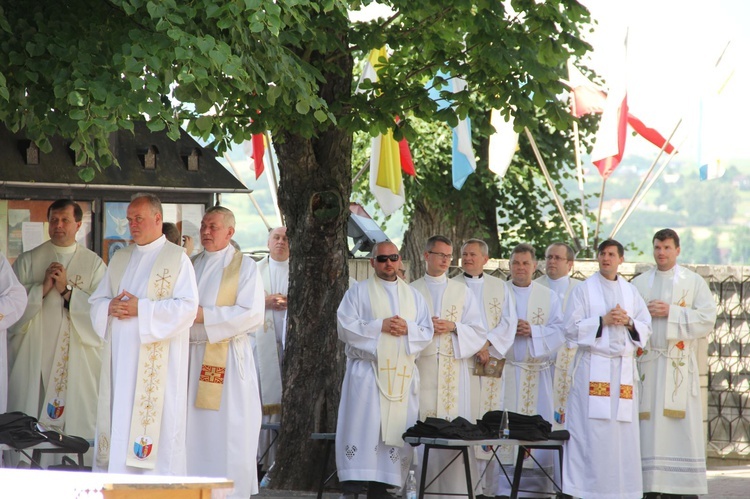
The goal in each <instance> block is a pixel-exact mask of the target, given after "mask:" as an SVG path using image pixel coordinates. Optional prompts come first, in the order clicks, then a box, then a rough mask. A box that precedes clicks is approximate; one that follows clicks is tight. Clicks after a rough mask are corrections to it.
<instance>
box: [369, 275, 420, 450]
mask: <svg viewBox="0 0 750 499" xmlns="http://www.w3.org/2000/svg"><path fill="white" fill-rule="evenodd" d="M396 286H397V291H396V292H397V293H398V305H399V312H398V315H399V317H401V318H403V319H405V320H407V321H414V320H416V318H417V306H416V303H415V301H414V295H413V294H412V290H411V289H410V288H409V286H408V285H407V284H406V283H405V282H404V281H402V280H401V279H396ZM367 291H368V294H369V296H370V308H371V309H372V313H373V316H374V318H375V319H386V318H388V317H393V316H394V315H396V314H395V312H394V311H393V310H391V305H390V301H389V300H388V294H387V292H386V291H385V289H383V284H382V283H381V282H380V279H379V278H378V277H376V276H372V277H370V278H369V279H368V280H367ZM408 341H409V337H408V336H401V337H396V336H393V335H391V334H386V333H382V332H381V334H380V335H379V336H378V347H377V361H376V362H374V363H373V366H372V367H373V370H374V371H375V380H376V382H377V385H378V390H379V392H380V428H381V432H382V436H383V442H385V444H386V445H392V446H394V447H403V446H404V441H403V439H402V438H401V435H402V434H403V433H404V431H406V418H407V415H408V408H409V388H410V387H411V383H412V377H413V375H414V358H415V355H409V354H408V353H407V350H406V344H407V342H408Z"/></svg>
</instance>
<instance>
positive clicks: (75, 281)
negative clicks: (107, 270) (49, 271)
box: [68, 274, 83, 289]
mask: <svg viewBox="0 0 750 499" xmlns="http://www.w3.org/2000/svg"><path fill="white" fill-rule="evenodd" d="M68 282H69V283H70V285H71V286H73V287H74V288H78V289H81V286H82V285H83V276H81V275H80V274H76V275H75V278H74V279H73V280H70V279H68Z"/></svg>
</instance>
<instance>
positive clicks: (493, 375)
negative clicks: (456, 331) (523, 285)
mask: <svg viewBox="0 0 750 499" xmlns="http://www.w3.org/2000/svg"><path fill="white" fill-rule="evenodd" d="M488 261H489V251H488V248H487V243H485V242H484V241H482V240H481V239H469V240H468V241H466V242H465V243H464V245H463V246H462V247H461V269H462V270H463V273H461V274H459V275H457V276H456V277H454V278H453V280H455V281H457V282H460V283H463V284H466V286H468V289H469V291H471V293H473V295H474V297H475V298H476V301H477V303H478V304H479V308H480V310H481V316H482V324H483V326H484V328H485V329H486V330H487V341H486V342H485V344H484V346H483V347H482V349H481V350H480V351H479V352H477V354H476V355H475V356H474V358H473V359H472V361H473V365H470V366H469V368H470V372H471V373H472V376H471V378H470V384H471V419H470V420H471V421H475V420H478V419H481V418H482V416H483V415H484V414H485V413H486V412H488V411H495V410H502V408H503V407H502V379H501V378H500V374H501V373H502V365H503V364H504V363H505V360H504V357H505V354H506V352H507V351H508V349H509V348H510V347H511V346H512V345H513V339H514V338H515V335H516V323H517V322H518V317H516V306H515V303H513V302H512V300H511V295H510V293H509V292H508V291H507V289H506V283H505V281H503V280H502V279H498V278H497V277H493V276H491V275H489V274H487V273H486V272H484V266H485V265H486V264H487V262H488ZM474 453H475V455H476V457H477V466H478V471H479V474H480V476H481V477H482V483H481V485H480V487H481V488H480V492H482V496H488V497H494V496H495V492H496V490H497V486H498V479H499V478H500V466H499V465H498V463H497V461H496V460H495V459H492V452H490V451H488V450H486V449H485V448H483V447H481V446H476V447H474ZM485 468H486V470H485Z"/></svg>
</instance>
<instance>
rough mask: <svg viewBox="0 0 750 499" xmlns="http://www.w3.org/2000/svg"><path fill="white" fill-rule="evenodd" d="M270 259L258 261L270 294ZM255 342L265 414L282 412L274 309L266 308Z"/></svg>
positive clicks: (261, 398) (264, 286)
mask: <svg viewBox="0 0 750 499" xmlns="http://www.w3.org/2000/svg"><path fill="white" fill-rule="evenodd" d="M268 259H270V257H268ZM268 259H266V260H261V261H260V262H258V271H259V272H260V275H261V276H262V277H263V289H265V290H267V291H266V293H269V294H270V291H268V290H270V289H271V264H270V262H269V261H268ZM255 342H256V345H257V350H258V373H259V374H260V391H261V394H260V400H261V401H262V403H263V414H264V415H270V414H281V368H280V366H279V347H278V344H277V343H276V326H275V324H274V320H273V310H266V320H265V321H264V323H263V327H261V328H259V329H258V331H257V332H256V333H255Z"/></svg>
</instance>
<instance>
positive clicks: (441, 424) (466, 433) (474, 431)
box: [403, 417, 497, 440]
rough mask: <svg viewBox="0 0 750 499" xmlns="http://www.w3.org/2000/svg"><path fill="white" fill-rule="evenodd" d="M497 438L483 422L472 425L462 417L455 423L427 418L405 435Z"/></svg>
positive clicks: (477, 438) (473, 438)
mask: <svg viewBox="0 0 750 499" xmlns="http://www.w3.org/2000/svg"><path fill="white" fill-rule="evenodd" d="M496 436H497V433H494V434H493V433H492V430H491V429H490V428H489V427H488V426H487V425H485V424H483V423H482V422H481V421H477V424H471V423H469V422H468V421H467V420H466V419H464V418H462V417H458V418H456V419H454V420H453V421H446V420H445V419H440V418H427V419H425V421H417V422H416V424H415V425H414V426H412V427H411V428H409V429H408V430H406V432H405V433H404V435H403V437H404V438H406V437H425V438H456V439H460V440H485V439H488V438H494V437H496Z"/></svg>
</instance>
